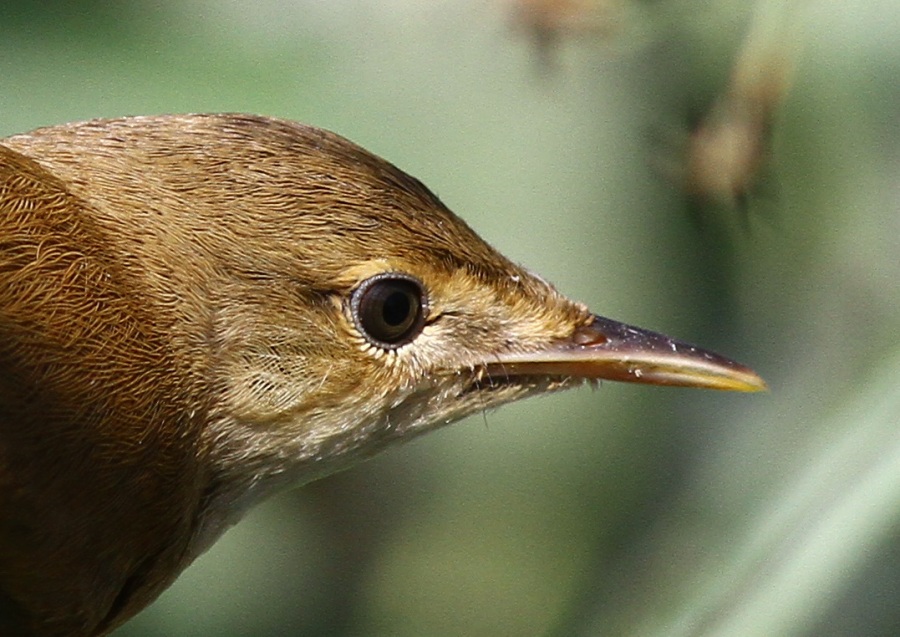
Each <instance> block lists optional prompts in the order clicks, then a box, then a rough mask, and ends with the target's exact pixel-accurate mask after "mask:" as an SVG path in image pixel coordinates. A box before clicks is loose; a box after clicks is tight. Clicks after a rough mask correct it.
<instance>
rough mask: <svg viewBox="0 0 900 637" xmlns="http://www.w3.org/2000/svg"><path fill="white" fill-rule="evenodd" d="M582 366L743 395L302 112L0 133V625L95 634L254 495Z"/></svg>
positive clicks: (43, 633)
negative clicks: (572, 294)
mask: <svg viewBox="0 0 900 637" xmlns="http://www.w3.org/2000/svg"><path fill="white" fill-rule="evenodd" d="M601 380H617V381H629V382H638V383H648V384H656V385H671V386H686V387H705V388H712V389H721V390H737V391H759V390H763V389H765V388H766V385H765V382H764V381H763V380H762V378H761V377H760V376H759V375H757V374H756V373H755V372H754V371H752V370H751V369H750V368H748V367H746V366H743V365H741V364H738V363H736V362H734V361H732V360H730V359H728V358H725V357H723V356H720V355H718V354H715V353H712V352H710V351H707V350H704V349H701V348H698V347H695V346H692V345H689V344H686V343H683V342H680V341H677V340H674V339H671V338H669V337H666V336H664V335H662V334H658V333H655V332H652V331H649V330H644V329H640V328H637V327H632V326H629V325H626V324H624V323H619V322H616V321H613V320H611V319H607V318H604V317H601V316H599V315H596V314H594V313H592V312H591V311H589V310H588V309H587V307H585V306H584V305H583V304H581V303H578V302H575V301H572V300H570V299H568V298H567V297H565V296H564V295H563V294H562V293H560V292H559V291H557V289H556V288H554V287H553V286H552V285H551V284H550V283H548V282H547V281H545V280H544V279H543V278H541V277H540V276H538V275H537V274H534V273H532V272H531V271H529V270H527V269H526V268H525V267H523V266H520V265H517V264H515V263H513V262H512V261H510V260H508V259H507V258H505V257H504V256H502V255H501V254H500V253H499V252H498V251H496V250H495V249H494V248H493V247H491V246H490V245H489V244H488V243H486V242H485V241H484V240H483V239H481V238H480V237H479V236H478V235H477V234H476V233H475V232H474V231H473V230H472V229H471V228H470V227H469V226H468V225H466V223H465V222H464V221H462V220H461V219H460V218H459V217H457V216H456V215H455V214H453V213H452V212H451V211H450V210H449V209H448V208H447V207H446V206H445V205H444V204H443V203H442V202H441V201H440V200H439V199H438V198H437V197H436V196H435V195H434V194H433V193H432V192H431V191H430V190H428V189H427V188H426V187H425V186H424V185H423V184H422V183H421V182H419V181H418V180H416V179H415V178H413V177H411V176H409V175H407V174H406V173H405V172H403V171H401V170H400V169H398V168H397V167H395V166H394V165H392V164H391V163H389V162H387V161H385V160H383V159H381V158H379V157H377V156H376V155H374V154H371V153H369V152H367V151H366V150H364V149H363V148H361V147H360V146H358V145H356V144H354V143H352V142H350V141H349V140H347V139H345V138H343V137H340V136H338V135H336V134H334V133H331V132H327V131H325V130H322V129H319V128H315V127H311V126H306V125H303V124H299V123H296V122H292V121H288V120H283V119H277V118H270V117H263V116H256V115H247V114H188V115H162V116H131V117H121V118H113V119H97V120H91V121H86V122H78V123H71V124H63V125H59V126H50V127H46V128H41V129H37V130H34V131H32V132H29V133H24V134H18V135H13V136H10V137H7V138H4V139H0V634H2V635H6V636H19V635H22V636H30V637H55V636H61V635H67V636H70V637H71V636H75V637H97V636H101V635H106V634H108V633H110V632H111V631H112V630H113V629H115V628H116V627H118V626H120V625H121V624H122V623H123V622H125V621H126V620H128V619H129V618H130V617H132V616H133V615H134V614H135V613H137V612H138V611H139V610H141V609H142V608H144V607H145V606H147V605H148V604H149V603H151V602H152V601H153V600H154V599H155V598H156V597H157V596H158V595H159V594H160V593H161V592H162V591H163V590H164V589H165V588H166V587H168V586H169V585H170V584H171V583H172V582H173V581H174V580H175V579H176V578H177V576H178V575H179V573H181V572H182V571H183V570H184V569H185V568H186V567H187V566H188V565H189V564H190V563H191V562H192V561H193V560H194V559H195V558H196V557H197V556H198V555H200V554H201V553H203V552H204V551H205V550H206V549H207V548H208V547H209V546H210V545H211V544H212V543H214V542H215V540H216V539H217V538H218V537H219V536H220V535H221V534H222V533H223V532H224V531H225V530H226V529H227V528H229V527H230V526H231V525H233V524H235V523H236V522H238V521H239V520H240V518H241V517H242V515H243V514H244V513H245V512H246V511H247V510H248V509H249V508H250V507H252V506H253V505H255V504H257V503H258V502H260V501H261V500H263V499H264V498H266V497H267V496H269V495H271V494H272V493H275V492H278V491H279V490H282V489H285V488H288V487H294V486H299V485H302V484H305V483H308V482H310V481H312V480H315V479H318V478H321V477H323V476H326V475H329V474H331V473H334V472H337V471H340V470H342V469H345V468H347V467H349V466H352V465H354V464H356V463H359V462H360V461H363V460H365V459H366V458H368V457H370V456H372V455H373V454H375V453H377V452H379V451H381V450H383V449H385V448H388V447H391V446H393V445H395V444H397V443H400V442H404V441H407V440H410V439H412V438H415V437H416V436H419V435H421V434H423V433H425V432H428V431H431V430H434V429H436V428H438V427H442V426H444V425H447V424H450V423H452V422H454V421H456V420H459V419H460V418H462V417H464V416H466V415H468V414H471V413H475V412H479V411H484V410H487V409H492V408H495V407H497V406H499V405H502V404H504V403H508V402H510V401H514V400H519V399H522V398H525V397H528V396H533V395H537V394H545V393H549V392H555V391H560V390H564V389H568V388H571V387H576V386H578V385H581V384H584V383H597V382H599V381H601Z"/></svg>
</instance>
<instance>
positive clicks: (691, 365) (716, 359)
mask: <svg viewBox="0 0 900 637" xmlns="http://www.w3.org/2000/svg"><path fill="white" fill-rule="evenodd" d="M486 368H487V370H486V371H487V372H488V373H489V374H490V375H492V376H498V377H501V378H502V377H503V376H504V375H506V376H509V377H516V376H518V377H522V376H569V377H576V378H587V379H602V380H618V381H625V382H630V383H646V384H649V385H674V386H679V387H702V388H707V389H721V390H729V391H746V392H754V391H762V390H765V389H767V386H766V383H765V381H764V380H763V379H762V378H760V377H759V375H757V374H756V372H754V371H753V370H752V369H750V368H749V367H745V366H743V365H740V364H739V363H736V362H734V361H732V360H730V359H728V358H725V357H724V356H720V355H718V354H715V353H713V352H710V351H707V350H704V349H700V348H699V347H695V346H693V345H688V344H687V343H682V342H680V341H676V340H674V339H671V338H669V337H668V336H664V335H662V334H657V333H656V332H651V331H649V330H644V329H641V328H638V327H632V326H630V325H625V324H624V323H618V322H616V321H612V320H610V319H607V318H603V317H602V316H596V315H595V316H594V317H593V320H592V321H591V322H590V323H589V324H587V325H584V326H582V327H579V328H577V329H576V330H575V331H574V332H573V334H572V336H571V337H570V338H568V339H566V340H564V341H557V342H556V343H553V344H552V345H550V346H548V347H546V348H545V349H543V350H539V351H536V352H525V353H509V354H502V355H500V356H499V357H498V358H497V359H495V361H494V362H492V363H489V364H488V365H487V366H486Z"/></svg>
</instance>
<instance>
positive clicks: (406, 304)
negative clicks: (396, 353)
mask: <svg viewBox="0 0 900 637" xmlns="http://www.w3.org/2000/svg"><path fill="white" fill-rule="evenodd" d="M426 308H427V299H426V297H425V292H424V291H423V289H422V284H421V283H419V281H418V280H416V279H414V278H413V277H411V276H408V275H405V274H396V273H389V274H379V275H377V276H373V277H372V278H371V279H366V280H365V281H363V282H362V283H361V284H360V286H359V287H358V288H356V290H354V291H353V295H352V296H351V297H350V311H351V313H352V314H353V321H354V322H355V323H356V327H357V329H359V331H360V332H362V334H363V336H365V337H366V338H367V339H368V340H369V342H370V343H372V344H373V345H376V346H377V347H381V348H383V349H396V348H398V347H401V346H403V345H406V344H407V343H409V342H411V341H412V340H413V339H414V338H415V337H416V336H418V335H419V332H421V331H422V327H423V326H424V325H425V312H426Z"/></svg>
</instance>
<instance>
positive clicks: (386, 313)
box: [381, 290, 412, 327]
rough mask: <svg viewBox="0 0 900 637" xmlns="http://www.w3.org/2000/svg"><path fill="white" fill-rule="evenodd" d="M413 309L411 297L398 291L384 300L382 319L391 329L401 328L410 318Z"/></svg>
mask: <svg viewBox="0 0 900 637" xmlns="http://www.w3.org/2000/svg"><path fill="white" fill-rule="evenodd" d="M411 309H412V308H411V306H410V298H409V296H407V295H406V294H404V293H403V292H401V291H399V290H397V291H394V292H391V293H390V294H389V295H388V297H387V298H386V299H385V300H384V309H382V312H381V313H382V318H384V322H385V323H387V324H388V325H390V326H391V327H399V326H401V325H402V324H403V323H405V322H406V321H407V319H408V318H409V317H410V310H411Z"/></svg>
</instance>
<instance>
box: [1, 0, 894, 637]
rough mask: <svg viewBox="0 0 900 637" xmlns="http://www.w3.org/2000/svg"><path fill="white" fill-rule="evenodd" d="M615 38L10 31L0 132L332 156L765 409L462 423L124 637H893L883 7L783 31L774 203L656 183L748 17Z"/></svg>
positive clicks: (477, 24)
mask: <svg viewBox="0 0 900 637" xmlns="http://www.w3.org/2000/svg"><path fill="white" fill-rule="evenodd" d="M770 4H772V3H770ZM600 9H605V10H610V11H612V12H613V13H612V14H604V13H602V11H601V12H600V15H601V19H606V18H603V17H602V16H607V17H608V16H609V15H612V16H613V17H612V18H609V20H610V22H609V25H607V26H611V28H609V29H604V30H603V32H602V33H591V34H585V33H581V34H579V35H577V36H576V37H572V38H562V39H561V40H559V41H558V42H557V46H555V47H552V48H551V50H549V51H547V50H545V51H544V52H543V53H541V51H540V50H539V49H538V48H536V46H535V41H534V40H533V39H531V38H529V37H528V33H527V32H526V31H524V30H523V29H522V28H521V26H520V27H519V28H518V29H517V28H515V27H514V24H513V22H514V21H513V20H512V18H511V16H512V9H511V7H510V6H509V3H503V2H501V1H499V0H497V1H493V2H492V1H489V0H420V1H418V2H417V1H414V0H358V1H355V2H354V1H352V0H331V1H326V0H319V1H316V0H306V1H299V0H298V1H295V2H279V1H276V0H262V1H259V2H239V1H236V0H225V1H220V2H213V1H212V0H185V1H176V0H170V1H168V2H166V1H155V2H153V1H149V0H148V1H140V0H129V1H120V2H106V1H101V0H96V1H93V2H75V1H64V0H59V1H57V2H43V3H37V2H22V1H11V0H5V1H4V2H3V4H2V8H0V135H7V134H12V133H16V132H23V131H26V130H29V129H32V128H35V127H38V126H43V125H50V124H56V123H61V122H66V121H74V120H80V119H89V118H94V117H108V116H118V115H131V114H153V113H167V112H200V111H249V112H256V113H263V114H269V115H277V116H281V117H286V118H291V119H297V120H301V121H304V122H306V123H310V124H315V125H318V126H322V127H325V128H329V129H331V130H334V131H337V132H339V133H341V134H343V135H345V136H347V137H349V138H350V139H352V140H354V141H356V142H358V143H360V144H362V145H363V146H365V147H367V148H368V149H370V150H372V151H374V152H376V153H378V154H380V155H382V156H384V157H386V158H388V159H390V160H391V161H392V162H394V163H396V164H397V165H399V166H400V167H402V168H404V169H406V170H407V171H408V172H410V173H412V174H414V175H415V176H417V177H419V178H420V179H422V180H423V181H424V182H425V183H427V184H428V185H429V186H430V187H431V188H432V189H433V190H434V191H435V192H436V193H437V194H438V195H439V196H440V197H441V198H442V199H443V200H444V201H445V202H446V203H447V204H448V205H449V206H450V207H451V208H452V209H454V210H455V211H456V212H457V213H458V214H460V215H461V216H462V217H463V218H465V219H466V220H467V221H468V222H469V223H470V224H471V225H472V226H473V227H474V228H475V229H476V230H478V231H479V232H480V233H481V234H482V235H483V236H484V237H486V238H487V239H488V240H489V241H490V242H491V243H493V244H494V245H495V246H497V247H498V248H499V249H500V250H501V251H502V252H504V253H505V254H507V255H508V256H510V257H511V258H513V259H514V260H516V261H519V262H522V263H525V264H527V265H528V266H529V267H530V268H532V269H534V270H536V271H538V272H540V273H541V274H542V275H544V276H545V277H546V278H548V279H550V280H552V281H554V282H555V283H556V284H557V285H558V286H559V287H560V288H561V289H562V290H563V291H564V292H565V293H567V294H569V295H570V296H573V297H575V298H578V299H580V300H582V301H584V302H586V303H587V304H588V305H589V306H591V307H592V308H593V309H594V310H595V311H596V312H598V313H600V314H603V315H606V316H610V317H614V318H617V319H620V320H624V321H627V322H629V323H634V324H638V325H642V326H645V327H648V328H652V329H655V330H659V331H664V332H667V333H670V334H672V335H674V336H677V337H679V338H683V339H685V340H689V341H694V342H697V343H699V344H702V345H704V346H707V347H710V348H714V349H718V350H721V351H723V352H724V353H727V354H729V355H732V356H734V357H735V358H738V359H739V360H741V361H743V362H746V363H748V364H751V365H752V366H753V367H755V368H756V369H757V370H758V371H759V372H760V373H761V374H762V375H763V376H764V377H765V378H766V379H767V380H768V382H769V384H770V386H771V391H770V392H769V393H768V394H764V395H752V396H747V395H726V394H718V393H713V392H699V391H684V390H671V389H658V388H647V387H638V386H634V387H632V386H621V385H615V384H610V383H607V384H604V385H603V386H602V387H600V388H599V389H597V390H595V391H591V390H589V389H581V390H578V391H575V392H569V393H566V394H562V395H556V396H551V397H546V398H541V399H535V400H531V401H527V402H525V403H521V404H516V405H511V406H509V407H506V408H503V409H501V410H499V411H497V412H492V413H487V414H484V415H478V416H475V417H472V418H470V419H468V420H466V421H464V422H462V423H459V424H457V425H455V426H453V427H450V428H447V429H444V430H441V431H439V432H436V433H434V434H431V435H429V436H426V437H424V438H423V439H419V440H417V441H415V442H413V443H411V444H409V445H406V446H404V447H402V448H399V449H394V450H391V451H389V452H387V453H385V454H383V455H382V456H380V457H378V458H376V459H375V460H373V461H371V462H369V463H367V464H365V465H364V466H360V467H358V468H356V469H354V470H351V471H349V472H346V473H344V474H341V475H338V476H334V477H333V478H330V479H327V480H323V481H321V482H319V483H316V484H314V485H309V486H307V487H304V488H302V489H299V490H296V491H294V492H291V493H286V494H283V495H281V496H279V497H277V498H274V499H272V500H270V501H268V502H267V503H265V504H264V505H263V506H261V507H259V508H258V509H256V510H254V511H253V512H252V513H251V514H250V515H249V516H248V518H247V519H246V520H244V521H243V522H242V523H241V524H239V525H238V526H237V527H235V528H234V529H233V530H231V531H230V532H229V533H227V534H226V536H225V537H224V538H223V539H222V540H221V541H220V542H219V543H218V544H217V545H215V546H214V548H213V549H212V550H211V551H210V552H209V553H208V554H206V555H204V556H203V557H201V558H200V559H198V560H197V562H196V563H195V564H194V565H193V566H192V567H191V568H190V569H188V570H187V571H186V572H185V573H184V575H183V576H182V577H181V578H180V579H179V581H178V582H177V583H176V584H175V585H174V586H173V587H172V588H171V589H170V590H169V591H168V592H166V593H165V594H164V595H163V596H162V597H161V598H160V600H159V601H158V602H157V603H156V604H154V605H153V606H152V607H150V608H148V609H147V610H146V611H144V612H143V613H142V614H140V615H139V616H138V617H137V618H135V619H134V620H133V621H132V622H130V623H129V624H127V625H126V626H125V627H123V628H121V629H120V630H119V631H117V632H116V633H115V634H116V636H117V637H151V636H154V637H156V636H162V635H167V636H169V635H171V636H184V637H190V636H199V635H217V636H222V637H256V636H260V637H263V636H265V637H268V636H272V635H354V636H367V635H373V636H410V637H412V636H423V635H424V636H438V637H440V636H445V635H446V636H450V635H454V636H455V635H466V636H481V635H484V636H492V637H494V636H504V635H509V636H522V635H552V636H568V635H585V636H587V635H641V636H643V635H678V636H681V635H684V636H687V635H710V636H711V635H717V636H718V635H747V636H751V635H753V636H757V635H758V636H763V635H765V636H772V635H779V636H783V635H797V636H806V635H809V636H813V635H815V636H818V637H821V636H830V635H835V636H837V635H855V636H859V635H863V636H868V635H898V634H900V338H898V336H900V170H898V169H900V143H898V139H900V81H898V78H900V40H898V39H897V34H898V33H900V5H898V4H897V3H896V2H894V1H893V0H870V1H869V2H866V3H862V2H845V3H829V2H808V3H806V4H802V5H801V4H799V3H796V9H797V11H796V13H795V14H794V18H793V19H795V20H796V22H795V24H794V26H793V27H792V29H791V30H790V31H789V33H790V37H791V38H792V39H793V40H795V41H794V42H793V44H796V45H797V47H796V50H797V57H796V59H795V70H794V75H793V85H792V87H791V90H790V92H789V93H788V95H787V97H786V99H785V101H784V102H783V104H781V106H780V108H779V110H778V111H777V115H776V119H775V126H774V129H773V137H772V147H771V148H772V151H771V155H770V156H769V157H768V159H769V162H768V165H767V167H766V168H765V170H764V172H763V176H762V177H763V178H762V183H761V185H760V188H759V191H758V192H757V193H755V196H753V197H751V200H750V204H749V207H748V209H746V210H741V209H737V208H732V207H729V206H723V205H706V206H701V207H700V211H699V213H698V211H697V206H688V205H687V203H686V201H685V197H684V195H683V194H682V192H681V191H680V189H679V187H678V184H677V183H676V182H674V181H673V180H672V179H670V178H668V177H667V176H666V175H665V172H664V171H661V170H660V166H661V165H665V164H668V163H671V162H672V161H676V162H677V160H678V158H679V148H680V147H679V143H680V142H679V140H680V139H683V138H684V136H685V135H686V131H687V123H688V121H689V119H690V118H692V117H695V116H696V114H697V111H698V109H700V110H702V109H703V108H705V107H706V106H708V104H709V103H710V102H711V100H713V99H714V98H715V97H716V96H717V95H718V94H720V93H721V92H722V91H723V90H724V88H725V85H726V84H727V82H728V73H729V69H730V66H731V64H732V63H733V61H734V58H735V55H736V54H737V52H738V50H739V49H740V46H741V41H742V38H743V37H744V35H745V34H746V32H747V29H748V28H749V24H750V22H751V20H752V13H753V9H754V6H753V5H752V4H750V3H744V2H738V1H736V0H735V1H728V0H708V1H700V0H695V1H676V0H671V1H669V2H659V1H657V2H650V1H645V2H637V1H636V0H635V1H632V2H629V1H628V0H619V1H616V0H607V1H606V2H604V3H603V7H600ZM551 44H553V42H552V41H551Z"/></svg>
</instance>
